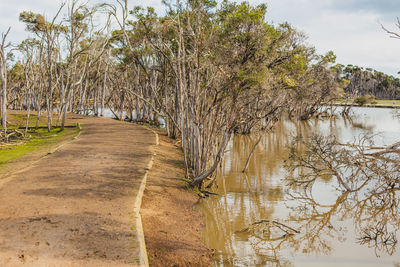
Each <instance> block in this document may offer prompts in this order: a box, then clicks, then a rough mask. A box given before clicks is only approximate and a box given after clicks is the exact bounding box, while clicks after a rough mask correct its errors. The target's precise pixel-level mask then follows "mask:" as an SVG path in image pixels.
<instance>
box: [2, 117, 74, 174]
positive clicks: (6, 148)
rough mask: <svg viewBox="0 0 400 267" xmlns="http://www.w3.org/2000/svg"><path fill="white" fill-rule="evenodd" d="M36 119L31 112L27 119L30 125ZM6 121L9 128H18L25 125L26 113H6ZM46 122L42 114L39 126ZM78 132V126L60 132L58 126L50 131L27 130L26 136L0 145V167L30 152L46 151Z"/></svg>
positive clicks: (32, 124) (31, 125)
mask: <svg viewBox="0 0 400 267" xmlns="http://www.w3.org/2000/svg"><path fill="white" fill-rule="evenodd" d="M36 119H37V117H36V115H32V114H31V117H30V120H29V126H30V127H33V126H35V125H36ZM7 121H8V128H9V129H18V128H19V127H23V126H25V122H26V114H24V113H22V112H18V113H11V114H8V116H7ZM46 122H47V117H46V116H43V117H42V118H41V119H40V123H39V126H46V124H45V123H46ZM21 131H23V130H21ZM78 132H79V129H78V128H65V129H64V131H62V132H60V131H59V128H53V129H52V130H51V131H50V132H48V131H47V129H37V130H29V131H28V135H27V136H28V138H26V139H24V140H16V141H14V143H12V142H11V143H9V144H7V145H3V146H0V167H3V166H4V165H5V164H6V163H9V162H11V161H15V160H17V159H19V158H21V157H23V156H25V155H27V154H28V153H31V152H39V153H40V152H46V151H48V150H50V149H51V148H52V147H54V146H55V145H56V144H58V143H61V142H63V141H65V140H67V139H70V138H72V137H73V136H75V135H77V134H78Z"/></svg>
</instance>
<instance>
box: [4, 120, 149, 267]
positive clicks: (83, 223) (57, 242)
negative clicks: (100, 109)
mask: <svg viewBox="0 0 400 267" xmlns="http://www.w3.org/2000/svg"><path fill="white" fill-rule="evenodd" d="M70 119H71V120H72V122H80V123H81V124H83V125H84V131H83V132H82V134H81V136H80V137H79V138H78V139H77V140H75V141H73V142H71V143H68V144H67V145H65V146H63V147H62V148H60V149H59V150H58V151H57V152H55V153H53V154H50V155H48V156H46V157H45V158H43V159H42V160H40V161H38V162H36V163H35V164H34V165H33V166H32V167H30V168H29V169H27V170H24V171H22V172H19V173H17V174H14V175H13V176H12V177H7V178H6V179H7V181H6V182H4V183H1V185H0V266H21V265H23V266H125V265H126V266H132V265H135V264H137V263H138V260H139V259H138V257H137V256H136V255H138V251H137V250H138V248H137V243H136V239H135V231H134V227H133V225H132V223H133V222H134V220H133V218H132V212H133V204H134V201H135V196H136V194H135V193H136V190H137V189H138V187H139V184H140V181H141V179H142V177H143V175H144V173H145V168H146V166H147V164H148V162H149V160H150V158H151V155H152V145H154V143H155V138H154V134H153V133H152V132H151V131H149V130H147V129H145V128H143V127H140V126H135V125H133V124H129V123H124V122H118V121H115V120H111V119H100V118H91V119H90V118H84V117H81V116H78V115H73V116H72V118H70Z"/></svg>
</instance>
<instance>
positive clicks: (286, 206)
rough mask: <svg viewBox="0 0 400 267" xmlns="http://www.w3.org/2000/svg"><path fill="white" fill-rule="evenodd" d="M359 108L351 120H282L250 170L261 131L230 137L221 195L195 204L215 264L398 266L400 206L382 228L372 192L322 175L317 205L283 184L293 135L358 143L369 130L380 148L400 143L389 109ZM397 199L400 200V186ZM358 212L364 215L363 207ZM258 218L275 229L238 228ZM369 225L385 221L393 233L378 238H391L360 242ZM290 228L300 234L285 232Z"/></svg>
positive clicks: (315, 196) (390, 211)
mask: <svg viewBox="0 0 400 267" xmlns="http://www.w3.org/2000/svg"><path fill="white" fill-rule="evenodd" d="M353 111H354V114H353V121H348V120H344V119H342V118H338V119H335V120H312V121H309V122H290V121H283V122H281V123H279V124H278V125H277V127H276V129H275V131H274V132H273V133H270V134H267V135H265V137H263V139H262V141H261V143H260V144H259V146H258V147H257V150H256V152H255V154H254V155H253V158H252V159H251V162H250V164H249V168H248V170H247V172H246V173H245V174H242V173H241V169H242V168H243V166H244V164H245V161H246V159H247V156H248V154H249V152H250V151H251V149H252V145H253V144H254V142H255V141H256V137H254V136H235V137H234V138H233V139H232V140H231V142H230V144H229V147H228V152H227V154H226V158H225V160H224V163H223V165H222V168H221V170H220V171H219V174H218V184H217V185H218V188H217V189H215V190H216V192H217V193H218V194H219V196H216V197H211V198H208V199H206V200H205V201H203V202H202V203H201V204H200V205H198V206H197V209H198V210H199V211H200V212H201V213H202V214H203V215H204V217H205V221H206V226H205V227H204V229H203V230H202V238H203V241H204V243H205V244H206V245H207V246H208V247H210V248H211V249H213V250H214V251H215V254H214V255H215V256H214V261H215V265H216V266H342V267H343V266H400V252H399V249H400V248H399V247H398V246H399V245H398V244H397V243H396V242H395V240H396V239H399V242H400V229H399V228H400V223H399V220H400V219H399V218H400V210H399V208H398V207H397V208H396V206H395V207H394V208H393V209H386V210H385V212H386V213H388V214H386V213H385V214H384V216H386V217H385V218H389V222H388V223H386V224H385V225H383V226H382V222H380V220H381V219H382V217H381V216H383V215H382V214H381V215H379V216H374V214H379V212H378V210H379V205H375V206H374V205H367V204H366V202H363V201H362V200H363V197H364V198H365V197H366V194H367V193H368V192H354V193H351V194H344V193H343V192H342V191H340V190H338V186H337V184H336V182H335V179H333V178H332V177H324V178H323V179H320V180H318V181H317V182H316V183H315V184H314V185H313V188H312V191H311V192H312V195H313V201H315V204H316V205H317V206H318V207H319V208H315V205H310V201H304V200H302V199H301V198H300V197H297V198H296V197H293V196H294V195H295V196H296V194H297V196H298V194H300V195H301V192H300V189H296V188H292V187H290V186H288V185H287V183H285V177H286V175H287V172H286V170H285V168H284V167H283V166H284V160H285V159H286V158H287V156H288V149H287V146H288V144H289V143H290V142H291V141H292V139H293V136H295V135H298V134H302V135H303V136H309V135H311V134H312V133H317V132H319V133H322V134H326V135H327V134H329V133H333V134H335V135H336V136H337V137H338V138H339V139H340V140H341V141H342V142H352V140H354V139H357V138H358V137H359V136H360V135H362V134H371V135H374V140H375V144H376V145H379V146H382V145H389V144H393V143H395V142H396V141H399V139H400V119H397V118H395V117H394V116H393V111H392V110H391V109H374V108H354V109H353ZM296 190H297V191H296ZM298 191H299V192H298ZM393 197H394V199H395V200H397V201H399V199H400V194H399V192H396V193H395V195H394V196H393ZM360 210H362V211H363V214H364V215H363V216H360V215H359V214H360V213H357V211H358V212H359V211H360ZM365 214H368V216H365ZM390 216H391V217H390ZM390 218H391V219H390ZM396 218H397V219H396ZM260 220H265V221H267V223H266V224H269V227H266V228H265V225H264V228H262V229H264V230H260V229H258V230H255V231H253V232H252V234H248V233H243V232H239V231H240V230H243V229H245V228H246V227H249V226H250V225H252V224H253V223H254V222H258V221H260ZM396 220H397V221H396ZM276 223H281V224H283V225H284V227H277V225H278V224H276ZM271 225H272V227H271ZM365 225H375V226H376V225H379V226H380V227H381V226H382V227H384V230H387V231H388V232H390V234H391V236H389V234H388V233H386V232H385V233H381V235H379V233H378V236H379V237H382V236H383V237H385V235H386V237H387V236H389V237H390V238H386V239H384V240H386V242H379V240H381V239H380V238H377V240H365V239H364V240H361V239H360V237H362V236H363V229H364V228H362V227H363V226H365ZM286 226H287V227H290V228H291V229H294V230H296V231H299V232H300V233H298V234H293V235H292V234H287V232H285V227H286ZM257 227H258V225H257ZM265 229H267V233H266V230H265ZM282 229H283V230H282ZM286 229H287V228H286ZM381 230H382V229H381ZM364 234H365V233H364Z"/></svg>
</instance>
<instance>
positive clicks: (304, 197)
mask: <svg viewBox="0 0 400 267" xmlns="http://www.w3.org/2000/svg"><path fill="white" fill-rule="evenodd" d="M285 167H286V169H287V170H288V175H287V177H286V181H287V182H288V183H289V184H290V185H291V187H290V189H289V192H288V193H289V195H290V198H291V199H292V200H295V201H297V202H298V203H301V205H302V208H300V209H299V208H298V207H292V213H291V215H290V220H291V221H292V222H293V221H294V222H297V223H298V224H299V225H300V226H301V228H302V231H303V232H304V235H301V238H299V239H298V238H296V239H294V240H293V241H291V242H293V243H296V244H297V247H296V249H297V250H299V249H302V251H303V252H304V250H312V251H314V252H315V251H318V252H320V253H329V251H330V249H331V248H330V246H329V244H328V241H329V240H328V239H327V237H329V238H338V239H343V238H345V230H344V229H340V227H339V228H338V227H337V226H336V223H335V222H334V221H333V220H332V216H333V215H335V217H336V218H339V221H341V220H345V219H352V220H353V221H354V226H355V231H356V234H357V236H358V238H357V240H356V242H358V243H359V244H361V245H366V246H368V247H371V248H373V249H374V251H375V254H376V256H378V257H379V256H380V255H381V254H383V253H386V254H388V255H393V253H394V252H395V251H396V246H397V239H398V232H399V228H400V210H399V202H400V193H399V191H400V154H399V151H398V150H397V149H393V146H392V147H389V148H378V147H374V144H373V142H372V137H370V136H363V137H361V138H359V140H358V141H357V142H356V143H353V144H346V145H343V144H340V143H339V142H338V141H337V140H336V138H335V137H333V136H329V137H323V136H321V135H313V136H312V137H310V138H307V139H302V138H298V139H297V140H296V141H295V142H294V143H293V144H292V145H291V148H290V155H289V159H288V160H287V162H286V166H285ZM327 176H328V177H332V179H333V180H334V181H335V183H334V184H335V186H334V189H335V192H336V194H337V195H336V199H335V201H333V202H332V203H329V204H326V203H321V202H320V201H319V200H318V198H316V197H315V196H314V194H315V190H313V188H314V185H315V184H316V183H317V182H318V181H319V180H320V179H323V177H327ZM293 245H294V244H292V246H293ZM293 247H294V246H293Z"/></svg>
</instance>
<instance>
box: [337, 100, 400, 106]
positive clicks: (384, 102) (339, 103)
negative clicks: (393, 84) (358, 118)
mask: <svg viewBox="0 0 400 267" xmlns="http://www.w3.org/2000/svg"><path fill="white" fill-rule="evenodd" d="M375 101H376V102H377V103H375V104H371V103H366V104H363V105H360V104H357V103H354V102H353V103H346V102H344V101H337V102H335V103H333V104H332V105H333V106H343V107H348V106H352V107H368V108H400V100H375Z"/></svg>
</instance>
